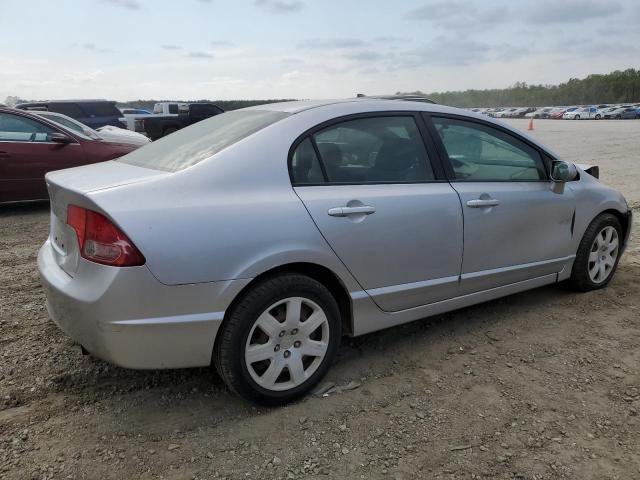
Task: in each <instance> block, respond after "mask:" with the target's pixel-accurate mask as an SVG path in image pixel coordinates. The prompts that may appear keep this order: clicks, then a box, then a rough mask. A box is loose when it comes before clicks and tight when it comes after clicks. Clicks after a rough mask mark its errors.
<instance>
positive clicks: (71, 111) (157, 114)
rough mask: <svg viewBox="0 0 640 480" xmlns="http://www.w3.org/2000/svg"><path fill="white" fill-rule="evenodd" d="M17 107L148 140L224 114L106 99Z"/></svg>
mask: <svg viewBox="0 0 640 480" xmlns="http://www.w3.org/2000/svg"><path fill="white" fill-rule="evenodd" d="M16 108H17V109H20V110H27V111H33V112H54V113H58V114H61V115H66V116H67V117H70V118H72V119H74V120H76V121H79V122H81V123H83V124H85V125H87V126H88V127H91V128H94V129H98V130H99V129H102V128H104V127H115V128H120V129H128V130H130V131H133V132H137V133H139V134H142V135H145V136H146V137H148V138H150V139H151V140H157V139H158V138H161V137H164V136H165V135H169V134H171V133H173V132H175V131H177V130H180V129H181V128H184V127H186V126H188V125H191V124H193V123H196V122H199V121H201V120H204V119H205V118H209V117H213V116H214V115H218V114H219V113H222V112H224V110H223V109H222V108H220V107H219V106H217V105H215V104H213V103H206V102H198V103H180V102H158V103H156V104H155V106H154V108H153V112H150V111H148V110H144V109H140V108H123V109H118V108H117V107H116V102H113V101H108V100H51V101H44V102H29V103H21V104H18V105H16Z"/></svg>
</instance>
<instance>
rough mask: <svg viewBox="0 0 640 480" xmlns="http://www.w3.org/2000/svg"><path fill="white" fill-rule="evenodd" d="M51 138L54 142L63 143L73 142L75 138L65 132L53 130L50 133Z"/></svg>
mask: <svg viewBox="0 0 640 480" xmlns="http://www.w3.org/2000/svg"><path fill="white" fill-rule="evenodd" d="M49 140H50V141H52V142H53V143H61V144H63V145H67V144H69V143H72V142H73V139H72V138H71V137H69V136H67V135H65V134H64V133H59V132H53V133H52V134H50V135H49Z"/></svg>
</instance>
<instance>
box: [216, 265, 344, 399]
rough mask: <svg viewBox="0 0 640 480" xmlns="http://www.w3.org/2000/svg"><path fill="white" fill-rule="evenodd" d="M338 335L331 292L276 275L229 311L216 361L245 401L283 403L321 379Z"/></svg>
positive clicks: (312, 282) (299, 279)
mask: <svg viewBox="0 0 640 480" xmlns="http://www.w3.org/2000/svg"><path fill="white" fill-rule="evenodd" d="M340 337H341V322H340V311H339V308H338V304H337V303H336V300H335V299H334V297H333V296H332V295H331V293H330V292H329V290H328V289H327V288H326V287H325V286H324V285H322V284H321V283H319V282H317V281H316V280H314V279H312V278H310V277H307V276H305V275H300V274H283V275H278V276H275V277H271V278H267V279H265V280H263V281H261V282H260V283H258V284H256V285H255V286H254V287H253V288H252V289H251V290H250V291H249V292H248V293H247V294H246V295H244V296H243V297H242V298H241V299H240V300H239V301H238V302H237V303H236V305H235V306H233V307H232V308H231V310H230V312H229V313H228V316H227V317H226V318H225V321H224V324H223V325H222V328H221V331H220V332H219V333H218V339H217V342H216V347H215V351H214V363H215V366H216V368H217V370H218V372H219V373H220V376H221V377H222V378H223V380H224V381H225V382H226V383H227V385H228V386H229V387H230V388H231V389H232V390H234V391H235V392H237V393H238V394H239V395H241V396H242V397H244V398H246V399H248V400H251V401H254V402H257V403H260V404H263V405H280V404H284V403H287V402H290V401H292V400H295V399H296V398H299V397H301V396H303V395H304V394H306V393H307V392H308V391H309V390H311V389H312V388H313V387H314V386H315V385H316V384H317V383H318V381H320V379H321V378H322V377H323V376H324V375H325V374H326V372H327V371H328V370H329V367H330V366H331V364H332V363H333V360H334V358H335V356H336V353H337V351H338V347H339V345H340Z"/></svg>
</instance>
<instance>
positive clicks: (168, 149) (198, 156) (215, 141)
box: [117, 110, 289, 172]
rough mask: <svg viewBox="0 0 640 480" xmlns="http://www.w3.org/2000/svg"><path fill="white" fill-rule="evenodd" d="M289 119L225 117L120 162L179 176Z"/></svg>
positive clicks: (264, 114)
mask: <svg viewBox="0 0 640 480" xmlns="http://www.w3.org/2000/svg"><path fill="white" fill-rule="evenodd" d="M288 116H289V114H288V113H284V112H272V111H266V110H236V111H233V112H226V113H221V114H220V115H216V116H215V117H211V118H209V119H207V120H203V121H201V122H198V123H196V124H194V125H191V126H190V127H187V128H183V129H182V130H178V131H177V132H175V133H172V134H171V135H167V136H166V137H163V138H161V139H160V140H156V141H155V142H153V143H150V144H148V145H146V146H145V147H144V148H141V149H138V150H135V151H133V152H131V153H130V154H128V155H125V156H124V157H122V158H120V159H118V160H117V161H119V162H123V163H128V164H130V165H136V166H138V167H146V168H153V169H156V170H165V171H167V172H177V171H178V170H183V169H185V168H188V167H191V166H193V165H195V164H197V163H200V162H201V161H202V160H205V159H207V158H209V157H211V156H212V155H215V154H216V153H218V152H219V151H221V150H223V149H224V148H227V147H229V146H231V145H233V144H234V143H236V142H239V141H240V140H242V139H244V138H246V137H248V136H249V135H252V134H254V133H256V132H257V131H259V130H262V129H263V128H265V127H267V126H269V125H271V124H272V123H275V122H277V121H278V120H282V119H283V118H285V117H288Z"/></svg>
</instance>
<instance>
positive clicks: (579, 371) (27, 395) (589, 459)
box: [0, 120, 640, 480]
mask: <svg viewBox="0 0 640 480" xmlns="http://www.w3.org/2000/svg"><path fill="white" fill-rule="evenodd" d="M513 124H515V125H516V126H518V127H519V128H523V129H524V128H526V122H525V121H518V120H514V121H513ZM535 128H536V129H535V130H534V131H533V132H532V134H533V135H534V136H536V137H539V138H540V139H541V140H542V141H543V142H545V143H547V144H548V145H549V146H550V147H551V148H553V149H554V150H555V151H556V152H558V153H560V154H561V155H563V156H564V157H565V158H567V159H569V160H575V161H580V162H582V163H591V162H595V163H598V164H599V165H600V166H601V176H602V179H603V181H605V182H606V183H608V184H610V185H613V186H615V187H617V188H620V189H621V190H622V191H623V192H624V193H625V195H626V196H627V199H628V200H629V202H630V203H631V204H632V206H633V207H634V210H635V212H636V217H638V216H639V215H640V211H639V210H640V164H639V163H638V162H640V121H637V122H634V121H623V122H621V121H618V122H616V121H599V122H587V121H584V122H582V121H581V122H570V121H544V120H541V121H536V124H535ZM638 223H639V222H638V221H637V220H636V227H635V228H634V234H633V236H632V243H631V245H630V248H629V249H628V251H627V253H626V255H625V256H624V257H623V259H622V261H621V262H620V266H619V270H618V273H617V275H616V277H615V279H614V280H613V282H612V283H611V285H610V287H609V288H607V289H605V290H601V291H597V292H591V293H588V294H575V293H571V292H568V291H566V290H563V289H562V288H559V287H557V286H552V287H545V288H541V289H537V290H534V291H531V292H526V293H522V294H519V295H515V296H512V297H508V298H504V299H501V300H497V301H492V302H488V303H485V304H482V305H478V306H474V307H471V308H466V309H464V310H460V311H457V312H452V313H449V314H446V315H441V316H438V317H434V318H431V319H427V320H424V321H420V322H415V323H412V324H409V325H405V326H402V327H398V328H393V329H389V330H386V331H383V332H378V333H375V334H371V335H366V336H364V337H359V338H356V339H345V341H344V342H343V346H342V348H341V351H340V356H339V359H338V361H337V364H336V365H335V367H334V368H333V369H332V371H331V372H330V374H329V376H328V378H327V381H328V382H331V383H333V384H335V385H337V386H346V387H348V388H345V389H338V391H334V392H333V393H331V394H329V395H328V396H319V397H311V398H308V399H306V400H303V401H301V402H299V403H297V404H294V405H290V406H288V407H285V408H280V409H263V408H255V407H253V406H251V405H249V404H247V403H245V402H243V401H241V400H239V399H238V398H237V397H235V396H234V395H232V394H230V393H229V392H228V391H227V390H226V388H225V387H224V385H223V384H222V383H221V381H220V380H219V378H218V377H217V376H216V374H215V373H214V371H213V369H194V370H178V371H157V372H156V371H152V372H148V371H145V372H137V371H131V370H124V369H120V368H117V367H114V366H111V365H108V364H106V363H104V362H102V361H99V360H96V359H93V358H91V357H88V356H82V355H81V353H80V350H79V348H78V347H77V346H76V345H74V344H73V343H72V342H71V340H69V339H68V338H66V337H65V336H64V335H63V334H62V333H61V332H60V331H59V330H58V329H57V327H56V326H55V325H54V324H53V323H52V322H50V321H49V320H48V318H47V314H46V311H45V308H44V297H43V292H42V289H41V287H40V285H39V282H38V277H37V273H36V253H37V249H38V247H39V246H40V244H41V243H42V242H43V241H44V239H45V237H46V235H47V229H48V207H47V205H46V204H45V205H28V206H13V207H4V208H0V279H1V280H0V479H23V478H33V479H40V478H42V479H45V478H47V479H48V478H73V479H75V478H78V479H80V478H91V479H94V478H96V479H122V478H141V479H150V478H166V479H196V478H202V479H205V478H207V479H208V478H229V479H241V478H242V479H246V478H259V479H271V478H285V479H288V478H366V479H378V478H393V479H410V478H443V479H453V478H458V479H462V478H464V479H478V478H487V479H488V478H499V479H503V478H504V479H512V478H524V479H556V478H570V479H624V480H627V479H640V417H639V410H640V349H639V348H638V347H639V345H640V330H639V327H640V281H639V280H640V275H639V274H640V240H639V239H640V235H639V233H640V231H639V230H640V229H639V228H638V226H637V225H638Z"/></svg>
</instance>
